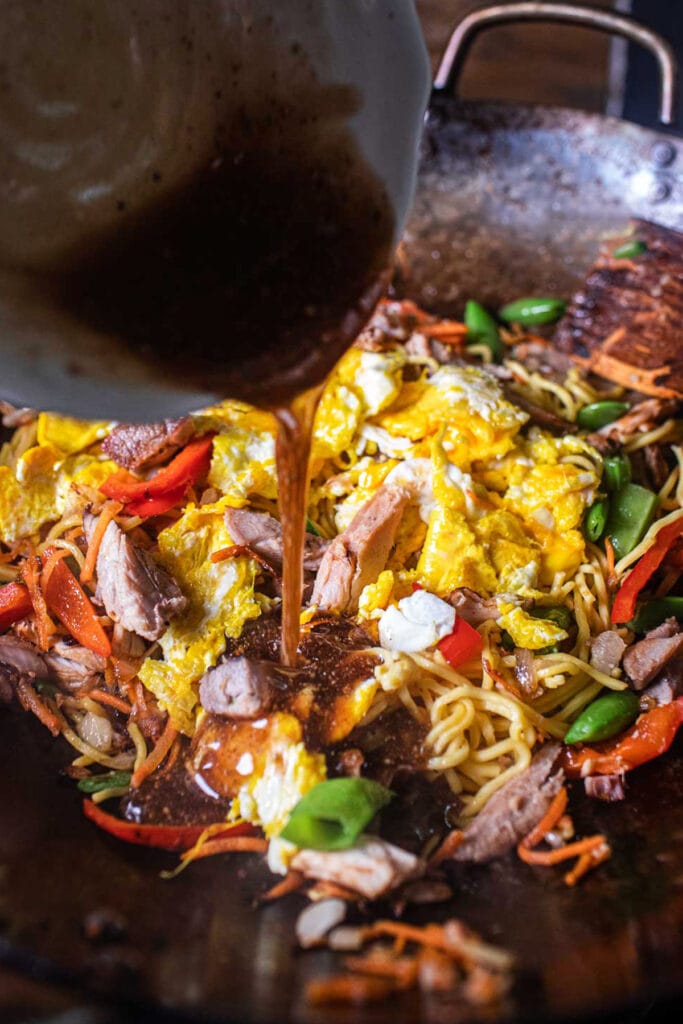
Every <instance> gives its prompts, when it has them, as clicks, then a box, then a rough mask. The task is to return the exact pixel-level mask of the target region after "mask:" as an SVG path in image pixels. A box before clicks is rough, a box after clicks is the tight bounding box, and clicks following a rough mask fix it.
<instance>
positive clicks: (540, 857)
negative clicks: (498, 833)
mask: <svg viewBox="0 0 683 1024" xmlns="http://www.w3.org/2000/svg"><path fill="white" fill-rule="evenodd" d="M603 843H604V844H605V845H607V840H606V838H605V836H603V835H599V834H598V835H595V836H589V837H588V838H587V839H579V840H577V842H575V843H568V844H567V845H566V846H560V847H559V848H558V849H557V850H530V849H529V848H528V847H527V846H525V845H524V840H522V842H521V843H520V844H519V846H518V847H517V853H518V855H519V857H520V859H521V860H523V861H524V863H525V864H540V865H543V866H548V865H550V864H560V863H561V862H562V861H563V860H569V859H570V858H571V857H578V856H580V854H582V853H588V852H589V851H591V850H596V849H597V848H598V847H599V846H602V845H603Z"/></svg>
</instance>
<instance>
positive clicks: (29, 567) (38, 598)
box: [21, 554, 55, 651]
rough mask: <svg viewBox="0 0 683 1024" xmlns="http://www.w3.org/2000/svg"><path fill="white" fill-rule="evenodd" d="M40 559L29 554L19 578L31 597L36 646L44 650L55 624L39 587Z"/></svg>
mask: <svg viewBox="0 0 683 1024" xmlns="http://www.w3.org/2000/svg"><path fill="white" fill-rule="evenodd" d="M40 572H41V561H40V559H39V558H38V556H37V555H36V554H32V555H29V556H28V558H27V559H26V561H25V562H24V564H23V565H22V567H21V578H22V580H23V581H24V583H25V584H26V588H27V590H28V593H29V597H30V598H31V604H32V605H33V611H34V613H35V622H36V634H37V640H38V646H39V647H40V649H41V651H46V650H47V649H48V647H49V646H50V637H51V636H52V634H53V633H54V631H55V624H54V622H53V621H52V619H51V618H50V615H49V613H48V610H47V604H46V602H45V596H44V594H43V591H42V590H41V588H40Z"/></svg>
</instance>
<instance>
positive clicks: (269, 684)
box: [199, 657, 275, 718]
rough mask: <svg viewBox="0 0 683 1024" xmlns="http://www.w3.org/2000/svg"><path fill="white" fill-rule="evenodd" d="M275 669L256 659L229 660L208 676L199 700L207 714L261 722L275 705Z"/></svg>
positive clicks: (208, 673)
mask: <svg viewBox="0 0 683 1024" xmlns="http://www.w3.org/2000/svg"><path fill="white" fill-rule="evenodd" d="M274 679H275V676H274V672H273V665H272V664H269V663H268V662H265V661H255V660H254V659H253V658H242V657H237V658H226V659H225V660H224V661H221V662H219V664H218V665H216V666H215V667H214V668H210V669H209V670H208V672H205V673H204V675H203V676H202V678H201V680H200V683H199V700H200V703H201V705H202V707H203V708H204V709H205V710H206V711H211V712H213V714H215V715H225V716H226V717H228V718H260V717H261V716H262V715H265V714H267V713H268V711H270V708H271V706H272V703H273V696H274V692H273V683H274Z"/></svg>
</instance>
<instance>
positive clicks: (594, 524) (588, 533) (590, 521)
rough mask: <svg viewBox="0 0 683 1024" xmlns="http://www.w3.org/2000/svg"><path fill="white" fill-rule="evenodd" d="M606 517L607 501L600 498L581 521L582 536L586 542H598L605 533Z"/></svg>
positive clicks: (607, 514) (607, 513)
mask: <svg viewBox="0 0 683 1024" xmlns="http://www.w3.org/2000/svg"><path fill="white" fill-rule="evenodd" d="M608 516H609V501H608V500H607V498H600V499H599V500H598V501H594V502H593V504H592V505H591V507H590V508H589V509H588V510H587V512H586V515H585V517H584V520H583V535H584V537H585V538H586V540H590V541H592V542H593V543H594V544H595V542H596V541H598V540H600V538H601V537H602V535H603V534H604V532H605V527H606V526H607V517H608Z"/></svg>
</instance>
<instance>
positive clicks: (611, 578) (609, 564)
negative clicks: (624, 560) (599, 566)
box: [605, 537, 617, 590]
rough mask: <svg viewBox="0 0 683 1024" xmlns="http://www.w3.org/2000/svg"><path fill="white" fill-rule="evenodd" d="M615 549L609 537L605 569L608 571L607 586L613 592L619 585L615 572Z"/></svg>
mask: <svg viewBox="0 0 683 1024" xmlns="http://www.w3.org/2000/svg"><path fill="white" fill-rule="evenodd" d="M614 564H615V563H614V548H613V547H612V541H611V540H610V539H609V537H605V567H606V569H607V585H608V587H609V588H610V590H613V589H614V587H615V586H616V584H617V577H616V574H615V572H614Z"/></svg>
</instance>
